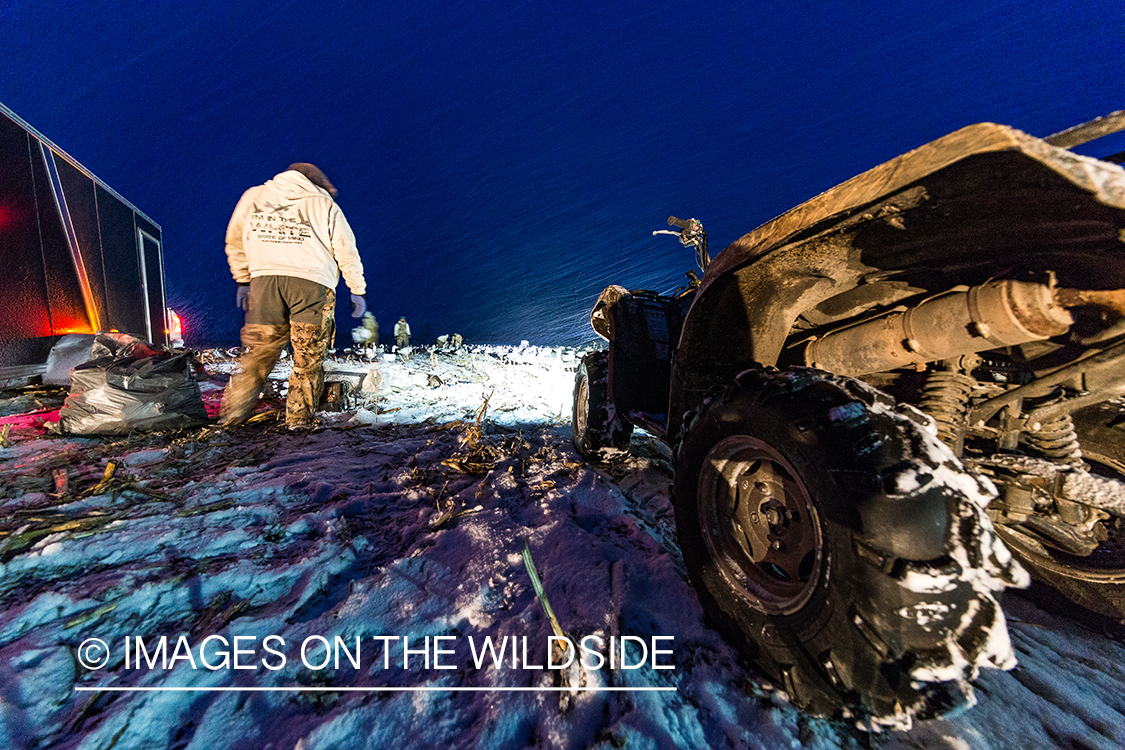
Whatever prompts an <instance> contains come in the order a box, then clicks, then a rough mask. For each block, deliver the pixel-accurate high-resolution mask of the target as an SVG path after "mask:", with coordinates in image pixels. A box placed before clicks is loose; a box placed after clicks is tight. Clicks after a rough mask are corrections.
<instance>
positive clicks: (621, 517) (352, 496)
mask: <svg viewBox="0 0 1125 750" xmlns="http://www.w3.org/2000/svg"><path fill="white" fill-rule="evenodd" d="M578 354H579V353H577V352H575V351H574V350H569V349H557V348H556V349H538V348H535V347H522V348H473V349H468V350H462V351H461V352H460V353H457V354H451V353H430V352H415V353H414V354H413V356H411V357H410V359H408V360H403V359H401V358H395V359H394V360H393V361H383V360H379V361H376V362H364V361H359V360H353V361H351V362H338V363H336V364H334V365H333V369H335V370H344V371H348V372H352V373H354V376H355V378H356V379H357V380H364V379H365V378H366V382H367V383H368V384H369V386H370V385H371V384H372V383H373V382H374V380H375V378H374V377H373V376H372V377H370V378H367V377H366V376H367V374H368V373H369V372H370V370H371V369H372V367H376V368H377V370H378V373H379V377H378V380H379V381H380V382H379V385H378V388H377V389H376V390H374V391H371V390H368V392H367V393H366V394H363V397H362V398H361V399H359V400H357V402H356V403H353V404H351V405H350V407H349V408H348V409H347V410H346V411H344V412H338V413H322V414H321V417H322V419H323V421H324V422H325V424H326V427H325V428H324V429H320V430H317V431H314V432H311V433H289V432H287V431H285V430H284V428H283V427H282V426H281V425H280V424H279V423H278V422H277V421H276V420H275V419H274V418H273V417H274V416H276V414H274V413H271V412H269V411H264V412H263V416H262V417H260V418H259V419H258V421H254V422H252V423H250V424H247V425H245V426H243V427H240V428H237V429H233V430H225V431H224V430H220V429H218V428H217V427H216V426H214V425H209V426H207V427H204V428H201V429H194V430H187V431H183V432H180V433H175V434H167V435H137V436H131V437H128V438H76V437H56V436H49V435H47V434H45V432H44V430H43V429H42V427H41V425H39V424H38V422H39V421H41V420H42V418H43V417H44V416H47V417H48V418H49V417H50V412H49V408H50V406H51V404H50V403H47V397H46V396H43V397H41V398H38V400H37V397H36V396H34V395H31V396H28V395H25V396H22V397H21V398H20V399H19V400H14V399H13V400H9V401H8V402H7V403H6V406H7V410H6V411H7V414H9V415H12V414H13V413H14V412H21V411H22V412H26V411H29V410H34V409H36V408H39V407H41V408H43V409H44V413H43V414H42V415H40V416H39V417H33V418H27V417H16V416H6V417H3V418H0V422H10V423H12V424H13V427H12V428H11V432H10V435H9V438H8V442H9V443H10V445H9V446H8V447H3V448H0V605H2V611H0V747H2V748H13V749H24V748H89V749H91V750H92V749H94V748H97V749H100V750H108V749H109V748H114V749H115V750H125V749H126V748H138V749H139V748H145V749H163V748H167V749H169V750H171V749H172V748H176V749H186V748H191V749H192V750H196V749H198V750H210V749H213V748H245V747H250V748H261V749H263V750H265V749H266V748H272V749H277V750H281V749H285V750H292V749H295V748H299V749H300V750H314V749H315V750H319V749H325V748H434V747H444V748H474V747H484V748H523V747H537V748H539V747H541V748H589V747H597V748H708V747H713V748H760V749H763V750H773V749H780V748H786V749H788V748H800V747H804V748H822V749H823V748H883V749H885V750H892V749H899V748H949V749H950V750H967V749H968V748H972V749H973V750H989V749H999V748H1020V750H1037V749H1039V748H1044V749H1045V748H1105V749H1106V750H1110V749H1113V750H1119V749H1120V748H1122V747H1125V691H1123V689H1122V687H1123V686H1125V647H1123V645H1122V643H1121V642H1120V641H1119V640H1117V639H1115V638H1113V637H1107V636H1105V635H1102V634H1100V633H1098V632H1094V631H1092V630H1088V629H1086V628H1084V627H1083V626H1082V625H1080V624H1078V622H1077V621H1075V620H1072V619H1067V618H1064V617H1061V616H1059V615H1055V614H1049V613H1047V612H1045V611H1043V610H1041V609H1039V608H1037V607H1036V606H1035V605H1033V604H1032V603H1031V602H1030V601H1029V600H1028V599H1026V598H1023V597H1020V596H1012V595H1009V596H1008V597H1007V598H1006V600H1005V607H1006V610H1007V611H1008V613H1009V626H1010V630H1011V636H1012V640H1013V643H1014V645H1015V648H1016V651H1017V655H1018V657H1019V662H1020V663H1019V666H1018V667H1017V668H1016V669H1015V670H1013V671H1011V672H997V671H990V672H987V673H985V674H983V676H982V678H981V679H980V681H979V682H978V684H977V696H978V704H977V705H976V706H975V707H973V708H971V709H969V710H968V711H965V712H963V713H962V714H960V715H959V716H956V717H953V718H948V719H945V720H940V721H932V722H918V723H916V724H915V726H914V728H913V730H912V731H909V732H905V731H884V732H882V733H879V734H867V733H864V732H861V731H859V730H857V729H855V728H854V727H852V726H849V725H846V724H843V723H835V722H828V721H824V720H821V719H814V718H809V717H807V716H805V715H803V714H802V713H801V712H799V711H797V710H796V709H794V708H793V707H792V706H791V705H790V704H789V703H788V701H787V699H786V696H785V695H784V693H782V692H781V691H779V690H778V689H776V688H775V687H774V686H772V685H770V684H769V682H768V681H766V680H764V679H763V678H762V677H761V675H759V674H758V673H757V672H756V671H755V670H754V669H753V667H752V666H748V665H747V664H745V663H743V662H742V661H741V660H740V659H739V658H738V656H737V655H736V653H735V652H734V651H733V650H732V649H731V648H730V647H729V646H728V645H727V644H726V643H725V642H724V641H723V640H722V639H721V638H720V637H719V636H718V635H717V634H716V633H715V632H714V631H712V630H710V629H709V628H708V627H707V625H706V624H705V623H704V621H703V615H702V611H701V609H700V606H699V603H698V601H697V600H696V598H695V595H694V593H693V591H692V589H691V588H690V586H689V585H688V583H687V582H686V580H685V575H684V568H683V563H682V560H681V558H680V552H679V548H678V547H677V544H676V540H675V527H674V521H673V514H672V507H671V503H670V500H669V493H668V487H669V485H670V483H671V476H672V474H671V466H670V463H669V459H670V454H669V451H668V450H667V449H666V448H665V447H663V446H662V445H660V444H658V443H657V442H656V441H654V440H653V439H651V438H650V437H648V436H647V435H644V434H642V433H638V434H636V435H634V438H633V445H632V450H631V451H630V453H629V454H621V455H619V456H616V457H614V458H613V459H611V460H609V461H608V462H607V463H605V464H601V465H591V464H589V463H587V462H585V461H583V460H582V459H581V458H580V457H579V456H578V455H577V454H576V453H575V451H574V449H573V447H572V446H571V444H570V439H569V437H570V427H569V413H570V399H571V388H572V384H573V377H574V376H573V370H574V366H575V362H576V357H577V356H578ZM229 369H230V368H229V365H227V364H224V363H222V362H213V363H211V364H210V365H209V366H208V373H209V374H210V375H211V376H212V380H209V381H206V382H204V383H203V390H204V395H205V399H206V400H207V401H208V403H209V407H210V408H211V409H212V410H213V409H214V406H215V401H216V398H217V397H218V395H219V393H220V389H221V380H222V377H223V374H224V372H229ZM284 374H285V372H284V367H283V366H282V367H279V368H278V370H277V371H275V377H277V378H282V377H284ZM486 400H487V404H486ZM276 403H277V402H275V403H274V405H276ZM110 462H112V463H113V464H114V465H115V466H116V467H117V468H116V471H114V472H113V473H112V474H109V473H107V471H106V467H107V464H108V463H110ZM58 470H62V475H65V487H63V486H62V485H61V484H60V482H61V481H62V480H61V479H59V478H56V475H57V474H59V471H58ZM525 546H526V549H527V550H528V551H529V553H530V557H531V558H532V559H533V561H534V566H535V568H537V570H538V574H539V576H540V577H541V579H542V586H543V590H544V592H545V594H546V600H547V602H549V605H550V607H551V609H552V610H553V613H554V616H555V619H556V621H557V624H558V625H557V626H558V628H559V629H560V630H561V631H562V632H565V633H567V634H569V635H571V636H573V637H575V638H576V639H583V638H586V640H585V641H584V643H585V644H586V645H588V646H589V647H590V648H589V651H587V652H584V653H583V654H582V656H583V659H582V661H583V665H582V666H578V667H571V668H568V669H563V670H558V669H556V670H551V669H544V668H542V667H543V666H544V665H545V664H546V663H547V661H548V660H551V659H554V660H555V661H556V662H557V661H558V659H557V658H556V657H559V658H561V657H562V655H561V654H558V653H557V652H552V651H550V644H551V641H550V637H551V636H553V635H554V634H555V632H556V631H555V630H554V627H555V626H554V625H553V624H552V622H551V619H550V618H549V617H548V615H547V614H546V610H545V608H544V606H543V603H542V602H541V600H540V598H539V597H537V595H536V592H535V587H534V583H533V580H532V577H531V575H530V574H529V569H528V566H527V565H526V564H525V559H524V555H523V553H524V550H525ZM94 639H98V640H97V641H95V640H94ZM505 639H506V640H505ZM99 642H100V643H99ZM622 642H624V643H625V647H624V650H623V651H622V650H621V648H619V646H620V644H621V643H622ZM610 643H613V644H614V649H612V653H613V659H614V663H613V665H612V666H611V664H610V663H609V653H610V651H611V649H610V648H609V644H610ZM103 644H104V649H103V648H102V645H103ZM599 659H600V660H601V663H599ZM595 688H596V689H595Z"/></svg>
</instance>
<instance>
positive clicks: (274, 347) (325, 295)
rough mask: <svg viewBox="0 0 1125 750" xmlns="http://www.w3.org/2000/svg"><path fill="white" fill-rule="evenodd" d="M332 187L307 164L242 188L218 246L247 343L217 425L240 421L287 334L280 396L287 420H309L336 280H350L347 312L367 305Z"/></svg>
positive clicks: (297, 423) (293, 423) (330, 332)
mask: <svg viewBox="0 0 1125 750" xmlns="http://www.w3.org/2000/svg"><path fill="white" fill-rule="evenodd" d="M336 193H337V191H336V188H335V187H334V186H333V185H332V183H331V182H329V181H328V178H327V177H326V176H325V175H324V172H322V171H320V170H319V169H318V168H317V167H315V166H313V165H312V164H305V163H298V164H290V165H289V169H288V170H286V171H284V172H282V173H281V174H278V175H276V176H275V177H274V178H273V179H272V180H268V181H267V182H266V183H265V184H263V185H258V186H257V187H252V188H250V189H249V190H247V191H246V192H245V193H243V195H242V198H241V199H240V200H239V201H238V205H237V206H235V209H234V214H233V215H232V216H231V219H230V224H229V225H228V227H227V237H226V245H227V247H226V252H227V261H228V262H229V264H230V272H231V275H232V276H233V277H234V280H235V281H236V282H237V283H238V294H237V295H236V297H235V302H236V304H237V305H238V307H239V308H241V309H242V310H244V311H245V312H246V324H245V325H244V326H243V327H242V346H243V347H244V349H245V351H244V352H243V355H242V360H241V361H240V363H239V364H240V367H239V371H238V372H236V373H235V374H234V375H233V376H232V377H231V380H230V383H229V384H228V385H227V389H226V392H225V393H224V394H223V405H222V410H221V412H220V417H219V418H220V420H221V421H222V423H223V425H224V426H232V425H237V424H240V423H242V422H244V421H246V419H247V417H249V416H250V414H251V412H252V411H253V410H254V406H255V405H256V404H257V402H258V398H259V397H260V394H261V390H262V386H263V385H264V384H265V381H266V378H267V377H268V376H269V374H270V370H272V369H273V366H274V365H275V364H276V363H277V360H278V357H279V356H280V355H281V350H282V347H284V346H285V344H286V342H288V341H291V342H292V344H293V371H292V373H291V374H290V376H289V395H288V396H287V397H286V399H285V424H286V425H288V427H289V429H291V430H294V429H302V428H308V427H312V426H313V425H314V424H315V423H316V418H315V414H316V408H317V406H319V405H320V397H321V394H322V393H323V391H324V358H325V356H327V354H328V349H329V347H330V346H331V345H332V340H333V338H334V337H335V333H336V323H335V313H336V285H337V284H338V283H339V281H340V275H341V274H342V275H343V276H344V281H345V282H346V283H347V285H348V289H349V290H351V306H352V317H353V318H358V317H360V316H361V315H363V313H364V312H365V311H366V310H367V302H366V301H365V300H364V298H363V295H364V292H365V291H366V290H367V285H366V283H365V282H364V279H363V264H362V262H361V261H360V259H359V252H358V251H357V250H356V246H355V235H354V234H353V233H352V229H351V227H350V226H349V225H348V221H347V219H345V218H344V212H343V211H341V210H340V207H339V206H338V205H337V204H336V202H335V200H333V199H334V198H335V196H336Z"/></svg>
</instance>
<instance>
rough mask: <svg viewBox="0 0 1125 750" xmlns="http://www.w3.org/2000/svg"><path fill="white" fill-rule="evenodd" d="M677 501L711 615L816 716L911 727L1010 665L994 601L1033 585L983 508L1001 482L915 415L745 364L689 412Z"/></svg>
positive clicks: (829, 381) (854, 388)
mask: <svg viewBox="0 0 1125 750" xmlns="http://www.w3.org/2000/svg"><path fill="white" fill-rule="evenodd" d="M673 494H674V503H675V509H676V525H677V530H678V536H679V539H680V544H681V547H682V549H683V555H684V560H685V562H686V563H687V567H688V573H689V575H690V577H691V579H692V583H693V585H694V586H695V588H696V590H697V591H698V593H699V596H700V599H701V601H702V603H703V606H704V608H705V610H706V611H707V613H708V615H709V617H710V618H711V619H712V621H713V622H714V623H715V625H716V627H718V628H719V629H720V630H721V631H723V632H725V633H726V634H727V635H728V637H730V638H731V640H732V641H733V642H735V643H737V644H738V645H740V646H741V647H742V648H743V650H744V651H745V653H747V655H748V656H749V657H750V658H752V659H753V660H754V661H755V662H757V664H758V665H759V666H760V667H761V668H762V669H763V670H765V672H766V673H767V674H768V675H769V676H770V677H771V678H772V679H775V680H777V681H778V682H779V683H780V684H781V686H782V687H783V688H784V689H785V690H786V692H787V693H789V695H790V697H791V698H792V700H793V701H794V702H795V703H797V704H798V705H800V706H801V707H802V708H804V709H805V710H807V711H810V712H812V713H817V714H822V715H828V716H847V717H852V718H854V719H855V720H856V721H857V723H858V724H859V725H860V726H864V727H866V728H872V729H874V728H878V727H880V726H893V727H898V728H905V727H909V726H910V724H911V720H912V718H914V717H917V718H929V717H933V716H938V715H941V714H943V713H947V712H948V711H950V710H952V709H954V708H957V707H959V706H962V705H971V703H972V702H973V701H974V697H973V692H972V687H971V686H970V684H969V681H970V680H972V679H973V678H975V677H976V676H977V673H978V670H979V669H980V668H982V667H995V668H1000V669H1010V668H1012V667H1013V666H1014V665H1015V658H1014V655H1013V652H1012V647H1011V643H1010V641H1009V638H1008V631H1007V624H1006V621H1005V619H1004V615H1003V612H1002V610H1001V608H1000V605H999V603H998V601H997V596H998V594H999V592H1000V591H1002V590H1003V589H1004V588H1006V587H1008V586H1025V585H1027V583H1028V578H1027V574H1026V573H1025V572H1024V570H1023V569H1022V568H1021V567H1020V566H1019V565H1018V564H1017V563H1016V562H1015V561H1014V560H1013V559H1012V557H1011V555H1010V553H1009V551H1008V549H1007V548H1006V547H1005V546H1004V545H1003V544H1002V543H1001V542H1000V541H999V539H998V538H997V537H996V534H995V533H994V530H993V528H992V525H991V523H990V521H989V519H988V517H987V516H986V514H985V511H984V508H985V506H986V505H987V504H988V502H989V501H990V500H991V499H992V498H993V497H994V496H995V494H996V493H995V488H994V487H993V486H992V484H991V483H990V482H988V480H986V479H984V478H980V477H977V476H976V475H973V474H970V473H968V472H967V471H966V469H965V468H964V467H963V466H962V465H961V464H960V462H959V461H958V460H957V459H956V458H955V457H954V456H953V454H952V453H951V452H950V451H949V449H948V448H946V447H945V445H943V444H942V443H941V442H940V441H939V440H938V439H937V436H936V429H935V427H934V425H933V421H932V420H931V419H930V418H929V417H927V416H925V415H924V414H922V413H921V412H919V411H917V410H915V409H914V408H912V407H910V406H896V405H895V403H894V402H893V400H891V399H890V398H889V397H888V396H886V395H885V394H883V393H882V392H880V391H877V390H875V389H874V388H871V387H869V386H867V385H865V384H863V383H861V382H859V381H856V380H852V379H849V378H842V377H836V376H832V375H829V374H827V373H823V372H820V371H816V370H811V369H807V368H792V369H789V370H786V371H784V372H780V373H778V372H771V373H767V372H764V371H760V370H751V371H748V372H746V373H743V374H742V375H740V376H739V378H738V379H737V381H736V383H735V385H734V386H732V387H729V388H723V389H717V390H716V391H714V392H713V393H712V394H711V395H710V396H709V397H708V398H707V399H705V400H704V402H703V404H702V406H701V407H700V408H699V409H698V411H696V412H695V413H694V414H693V415H689V418H688V419H687V420H686V422H685V429H684V434H683V439H682V441H681V443H680V446H679V449H678V452H677V462H676V476H675V485H674V493H673Z"/></svg>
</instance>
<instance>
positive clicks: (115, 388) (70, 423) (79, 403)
mask: <svg viewBox="0 0 1125 750" xmlns="http://www.w3.org/2000/svg"><path fill="white" fill-rule="evenodd" d="M146 349H147V347H146ZM144 351H145V350H142V352H144ZM148 351H151V350H148ZM206 419H207V410H206V409H205V408H204V407H203V397H202V395H201V394H200V392H199V384H198V383H197V382H196V381H195V374H194V370H193V368H192V361H191V354H190V353H188V352H178V353H170V352H160V353H156V354H152V355H150V356H143V357H133V356H128V354H126V355H124V356H106V357H100V358H98V359H92V360H90V361H89V362H84V363H83V364H81V365H78V366H77V367H75V368H74V369H73V370H71V374H70V393H69V395H67V397H66V403H65V404H63V407H62V409H61V410H60V411H59V426H60V430H61V431H62V432H64V433H69V434H74V435H118V434H122V433H126V432H135V431H149V430H167V429H175V428H178V427H187V426H190V425H193V424H197V423H199V422H203V421H205V420H206Z"/></svg>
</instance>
